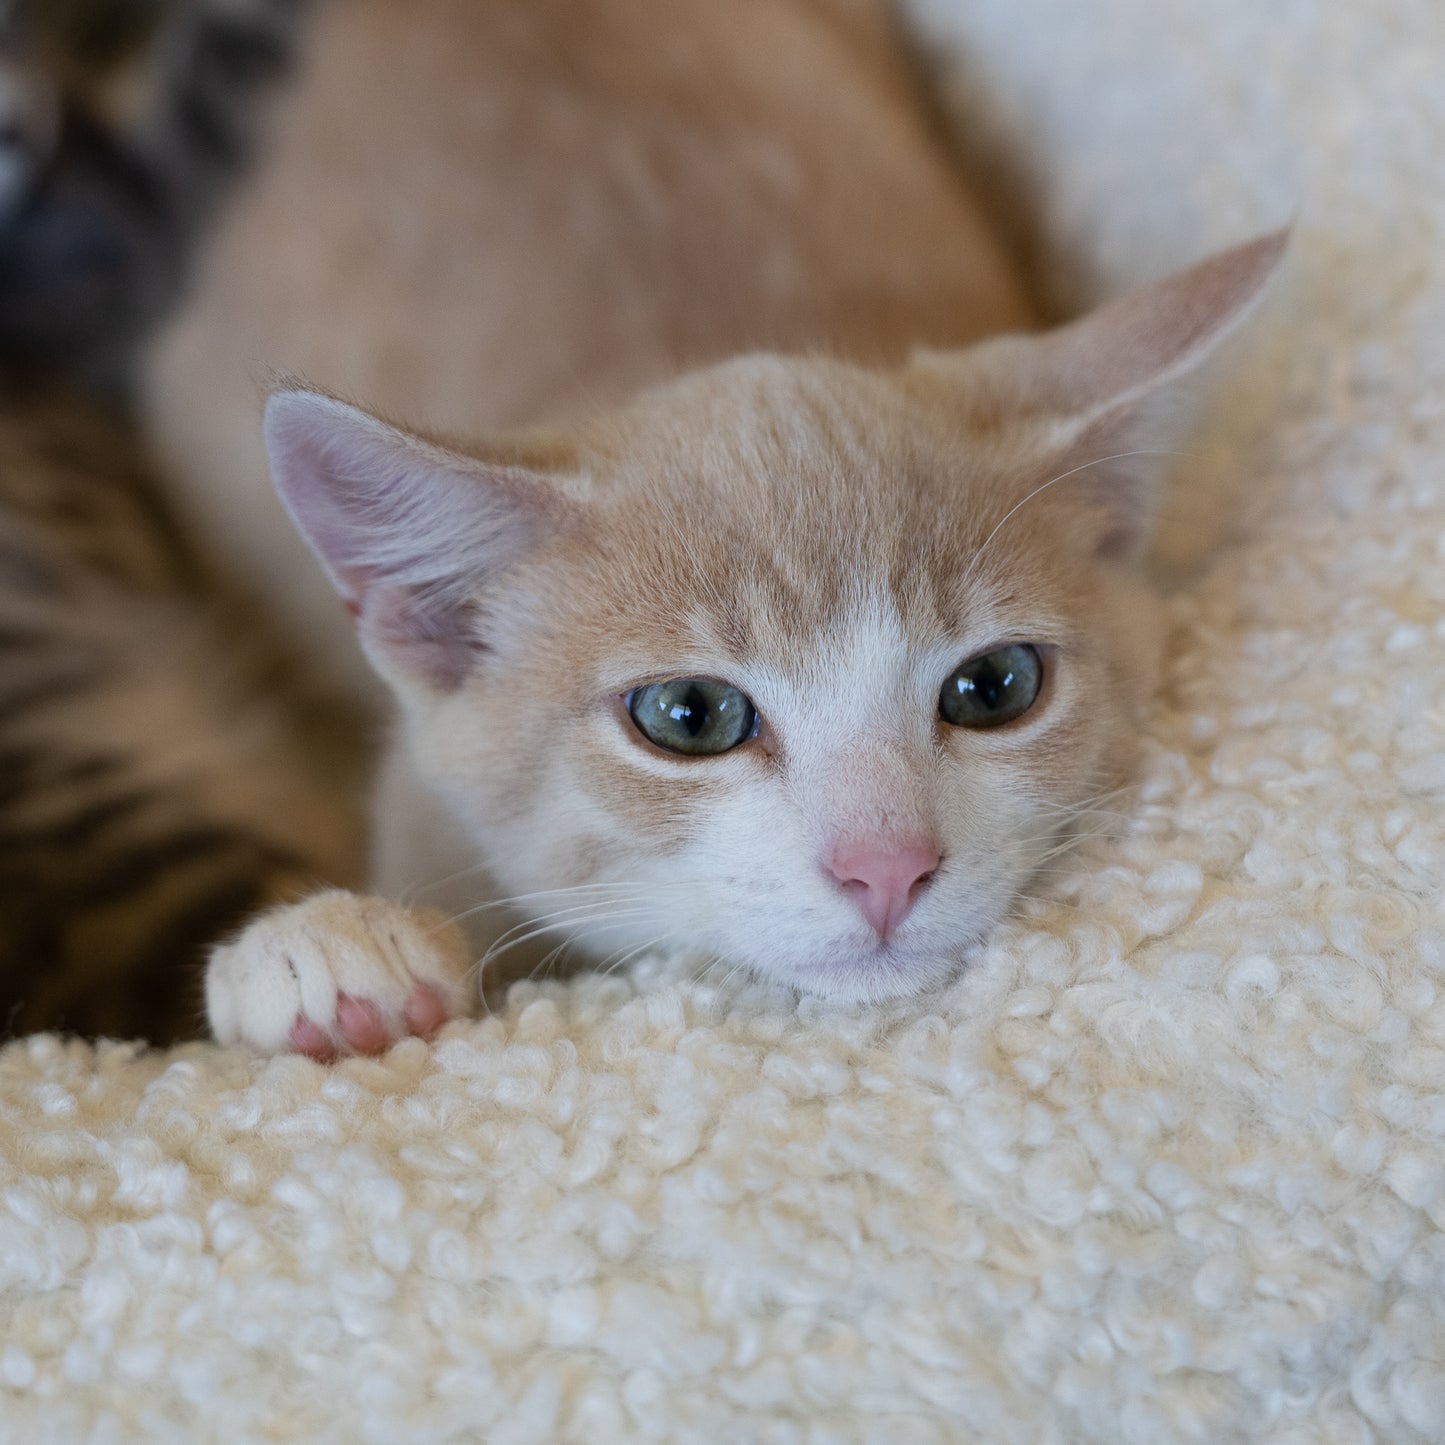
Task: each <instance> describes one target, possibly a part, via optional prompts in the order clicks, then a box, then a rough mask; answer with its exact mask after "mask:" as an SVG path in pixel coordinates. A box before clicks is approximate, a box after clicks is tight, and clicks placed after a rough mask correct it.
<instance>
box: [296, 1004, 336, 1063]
mask: <svg viewBox="0 0 1445 1445" xmlns="http://www.w3.org/2000/svg"><path fill="white" fill-rule="evenodd" d="M290 1044H291V1049H292V1052H293V1053H298V1054H305V1055H306V1057H307V1058H308V1059H315V1060H316V1062H317V1063H318V1064H329V1063H332V1062H334V1061H335V1059H336V1045H335V1044H334V1043H332V1041H331V1035H330V1034H328V1033H327V1032H326V1030H325V1029H323V1028H322V1027H321V1026H320V1025H319V1024H314V1023H312V1022H311V1020H310V1019H304V1018H301V1017H299V1016H298V1017H297V1019H296V1022H295V1023H294V1024H292V1025H291V1037H290Z"/></svg>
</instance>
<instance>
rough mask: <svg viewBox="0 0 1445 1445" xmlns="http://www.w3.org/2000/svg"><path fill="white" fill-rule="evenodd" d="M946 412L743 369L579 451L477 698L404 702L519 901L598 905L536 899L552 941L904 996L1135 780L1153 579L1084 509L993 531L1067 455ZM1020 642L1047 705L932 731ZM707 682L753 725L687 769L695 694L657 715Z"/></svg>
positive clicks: (785, 366)
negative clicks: (1130, 777)
mask: <svg viewBox="0 0 1445 1445" xmlns="http://www.w3.org/2000/svg"><path fill="white" fill-rule="evenodd" d="M946 397H947V391H946V389H942V388H940V387H938V386H937V385H936V384H935V380H934V379H932V378H930V375H929V373H928V372H927V371H926V370H918V371H915V372H912V373H903V374H901V375H899V376H896V377H884V376H880V375H876V374H870V373H866V372H862V371H857V370H854V369H851V368H846V367H842V366H838V365H828V364H806V363H784V362H779V361H775V360H770V359H752V360H745V361H742V362H738V363H734V364H732V365H730V366H728V367H724V368H720V369H718V370H716V371H714V372H710V373H705V374H703V375H701V376H698V377H694V378H691V379H689V380H687V381H685V382H683V383H679V384H677V385H675V386H673V387H671V388H669V389H668V390H667V391H665V392H663V393H659V394H656V395H654V396H652V397H649V398H647V399H645V400H644V401H643V402H642V403H641V404H640V405H639V406H638V407H637V408H635V409H634V410H633V412H631V413H630V414H628V415H627V416H625V417H624V418H622V419H621V420H620V421H619V422H617V423H616V425H615V426H613V427H610V428H609V430H608V432H607V434H606V435H605V437H600V438H593V439H590V444H589V439H584V440H583V444H582V446H581V449H580V453H579V459H578V471H577V474H576V476H575V479H574V480H573V481H572V482H570V483H569V484H568V489H569V490H570V491H571V493H572V494H573V496H574V497H576V498H577V499H578V500H579V501H580V502H581V504H582V505H581V511H580V513H579V516H578V518H577V519H576V520H575V522H574V524H573V525H571V526H569V527H566V528H564V529H563V530H562V532H561V534H560V535H559V536H557V537H556V538H555V540H554V541H553V542H552V543H551V545H544V546H543V547H541V548H540V549H539V550H538V551H537V552H536V553H535V554H534V555H533V556H532V557H531V558H530V559H529V560H527V561H525V562H524V563H522V564H521V565H520V566H519V567H518V568H517V569H515V570H514V571H513V572H512V573H511V574H510V575H509V576H508V577H507V578H506V579H505V581H503V582H501V583H500V584H499V587H498V588H497V589H496V593H495V595H494V596H491V597H489V598H488V599H487V602H486V604H485V605H486V616H485V618H484V620H483V622H482V624H481V626H482V635H483V637H484V644H485V645H484V648H483V650H481V651H480V652H479V653H478V654H477V657H476V662H475V665H474V667H473V669H472V670H471V672H470V675H469V676H467V677H466V679H465V680H464V681H463V682H462V683H461V685H460V686H458V687H456V688H455V689H453V690H445V689H444V690H441V691H437V690H434V689H431V688H421V689H417V688H414V687H406V686H405V685H403V696H404V697H406V698H407V699H408V701H409V707H408V713H409V717H410V729H409V746H410V747H411V750H412V754H413V757H414V760H415V762H416V764H417V766H418V767H419V769H420V770H421V771H422V773H423V775H424V776H426V777H428V778H429V779H430V780H431V781H432V782H433V784H434V785H435V786H436V787H437V788H438V789H439V790H440V792H441V793H442V795H443V796H445V797H446V798H447V799H449V800H450V802H451V804H452V807H453V809H454V810H455V811H456V813H457V814H458V816H459V817H460V818H461V820H462V822H463V823H464V824H465V825H466V827H467V828H468V829H469V831H470V832H471V835H472V836H473V837H474V838H475V839H476V841H477V845H478V848H479V849H480V851H481V854H482V856H483V858H484V860H485V861H486V862H487V864H488V865H489V867H490V869H491V870H492V872H493V873H494V874H495V876H496V878H497V880H498V882H500V884H501V885H502V887H503V888H504V889H505V890H506V891H507V892H508V893H510V894H513V895H526V894H543V893H547V892H548V890H559V889H566V888H578V889H579V891H578V892H576V893H575V894H572V895H569V894H565V893H555V894H548V896H547V897H546V898H544V899H542V900H539V902H538V903H534V904H532V905H531V911H534V912H536V913H538V914H546V913H550V912H552V911H554V910H555V909H557V908H572V909H575V912H572V913H567V914H563V915H561V917H559V918H558V919H557V921H556V927H555V931H554V932H553V933H551V934H548V935H545V936H546V937H547V938H549V939H550V942H551V943H552V944H560V943H561V942H562V941H564V939H566V938H568V937H576V938H578V939H579V940H580V941H581V942H582V943H583V944H584V945H585V946H587V947H589V948H590V949H591V951H593V952H595V953H598V954H603V955H612V954H622V953H625V952H627V951H628V950H631V949H638V948H642V947H644V946H646V945H648V944H650V943H653V942H657V943H660V944H664V945H674V946H678V945H680V946H686V947H689V948H694V949H699V950H703V951H706V952H709V953H715V954H717V955H718V956H719V957H721V958H722V959H724V960H727V961H728V962H729V963H746V964H749V965H751V966H753V967H754V968H755V969H757V970H758V971H759V972H763V973H767V974H769V975H772V976H774V977H777V978H781V979H783V980H785V981H787V982H788V983H791V984H795V985H797V986H799V987H801V988H805V989H808V990H811V991H815V992H819V993H825V994H829V995H834V996H840V997H846V998H858V999H880V998H887V997H890V996H894V995H897V994H901V993H908V992H912V991H914V990H916V989H919V988H921V987H924V986H925V985H928V984H930V983H933V982H935V981H936V980H938V979H939V978H940V977H942V976H945V975H946V974H947V973H948V972H949V971H950V970H951V969H952V968H953V967H955V966H956V964H957V963H958V961H959V959H960V957H961V956H962V954H963V952H964V951H965V949H966V948H967V947H968V946H969V945H970V944H971V943H974V942H976V941H977V940H979V939H981V938H982V937H983V936H984V935H986V934H987V933H988V932H989V930H990V929H991V928H992V927H993V926H994V925H995V924H996V923H997V922H998V920H999V919H1000V918H1001V917H1002V916H1003V914H1004V913H1005V912H1006V911H1007V910H1008V908H1009V906H1010V904H1011V903H1012V902H1013V900H1014V898H1015V897H1016V895H1017V894H1018V892H1019V890H1020V888H1021V887H1023V886H1024V885H1025V883H1026V882H1027V880H1028V879H1029V878H1030V877H1031V875H1033V874H1034V873H1035V872H1036V871H1037V869H1038V867H1039V864H1040V861H1041V860H1042V859H1043V858H1044V857H1046V856H1047V855H1049V854H1050V853H1051V851H1052V850H1053V849H1054V848H1055V846H1056V845H1057V844H1058V842H1059V840H1060V838H1061V836H1062V835H1063V834H1064V832H1065V830H1066V829H1067V828H1068V826H1069V824H1070V822H1071V820H1072V819H1073V818H1074V817H1075V815H1076V813H1077V811H1078V809H1079V807H1080V805H1081V804H1085V803H1087V801H1088V800H1089V799H1091V798H1093V797H1095V796H1096V795H1097V794H1099V793H1100V792H1101V791H1103V790H1105V789H1107V788H1109V787H1111V786H1112V785H1113V784H1114V783H1115V781H1117V779H1118V778H1119V776H1120V773H1121V770H1122V769H1123V768H1124V766H1125V764H1126V762H1127V759H1128V756H1129V754H1130V751H1131V749H1132V745H1133V742H1134V739H1135V737H1136V734H1137V730H1138V719H1139V714H1140V711H1141V708H1142V706H1143V704H1144V702H1145V701H1146V699H1147V697H1148V694H1149V692H1150V689H1151V686H1152V681H1153V676H1154V664H1155V646H1154V639H1153V628H1152V625H1151V621H1152V618H1153V615H1154V608H1153V607H1152V605H1151V604H1150V602H1149V601H1148V599H1147V597H1146V596H1145V595H1144V593H1143V589H1142V585H1141V583H1140V581H1139V579H1138V577H1137V569H1136V568H1134V567H1133V565H1132V564H1130V563H1126V562H1120V561H1118V560H1111V559H1110V558H1108V557H1100V556H1099V555H1097V554H1098V549H1099V547H1100V545H1101V543H1102V542H1103V541H1104V540H1105V534H1106V531H1107V518H1106V516H1105V514H1104V513H1102V512H1101V511H1099V510H1098V509H1091V508H1090V506H1089V505H1087V503H1086V501H1085V500H1084V499H1083V498H1081V497H1080V496H1079V495H1078V494H1077V493H1071V492H1070V491H1069V489H1068V487H1067V482H1065V483H1062V484H1060V485H1059V486H1058V487H1055V488H1051V489H1049V490H1048V491H1046V492H1044V493H1041V494H1040V495H1039V496H1038V497H1036V498H1034V499H1032V500H1031V501H1029V502H1027V503H1025V504H1024V505H1023V506H1021V507H1020V508H1019V510H1018V511H1017V512H1016V513H1015V514H1014V515H1013V516H1011V517H1009V518H1008V520H1007V521H1004V520H1003V519H1004V517H1005V515H1006V514H1007V513H1008V511H1009V509H1010V508H1011V507H1012V506H1013V505H1014V504H1015V503H1016V502H1020V501H1022V500H1023V498H1024V497H1025V496H1026V495H1027V494H1028V492H1029V491H1031V490H1032V489H1033V488H1035V487H1038V486H1039V485H1040V484H1042V483H1044V482H1047V481H1048V480H1049V478H1050V477H1051V476H1052V475H1053V474H1054V472H1053V470H1052V468H1054V467H1055V465H1056V464H1057V465H1060V469H1061V468H1062V463H1061V458H1060V457H1059V456H1058V455H1056V454H1053V453H1051V452H1050V450H1049V449H1048V448H1047V447H1046V446H1045V447H1042V448H1041V447H1039V446H1038V445H1036V444H1033V443H1030V444H1027V445H1025V444H1023V443H1022V442H1021V440H1020V438H1019V436H1018V435H1011V434H1007V433H1006V434H1003V435H999V434H997V433H994V434H991V432H990V428H989V426H988V425H987V423H986V421H985V422H981V423H980V422H970V421H968V420H967V419H961V418H960V417H959V416H958V408H957V406H956V404H955V405H952V406H950V405H948V404H947V400H946ZM1000 524H1001V525H1000ZM995 528H997V530H996V531H995V530H994V529H995ZM990 532H993V536H992V537H991V538H990V536H989V534H990ZM985 543H986V545H985ZM1010 646H1014V647H1020V646H1021V647H1022V648H1024V649H1033V650H1034V654H1035V655H1036V656H1037V659H1038V664H1039V667H1040V668H1041V674H1042V675H1041V680H1039V681H1038V687H1037V696H1036V697H1034V698H1032V701H1031V702H1030V697H1029V694H1030V693H1031V692H1032V690H1033V686H1034V683H1035V678H1034V676H1033V673H1032V671H1031V668H1032V662H1031V660H1030V654H1028V653H1027V652H1025V653H1024V654H1023V655H1022V656H1020V655H1019V653H1009V654H1006V655H1005V662H1008V661H1012V662H1013V664H1014V666H1013V671H1014V672H1020V673H1026V674H1028V675H1026V676H1020V677H1018V678H1016V679H1015V681H1014V683H1013V685H1012V690H1011V693H1010V695H1007V696H1002V697H1001V699H998V700H999V701H1000V706H998V707H996V708H995V709H994V710H993V711H992V712H990V711H989V709H987V708H986V707H983V706H981V705H980V704H978V703H977V702H976V701H975V702H974V706H973V709H972V711H969V710H968V709H967V708H966V707H962V706H960V705H959V704H958V703H957V702H955V703H953V704H950V705H948V709H947V710H948V712H949V714H950V716H951V717H952V719H953V720H952V721H951V720H949V718H948V717H945V716H944V713H943V711H942V710H941V707H940V699H941V695H942V694H943V692H944V690H945V685H946V684H947V685H950V688H951V691H952V692H953V693H954V694H955V695H956V694H957V693H958V691H959V687H958V679H957V678H956V677H955V674H956V673H957V670H958V669H959V667H960V665H961V664H964V663H966V662H968V661H969V660H971V659H976V658H980V657H984V656H986V655H989V654H995V653H998V652H999V651H1000V649H1004V648H1008V647H1010ZM997 672H998V668H994V669H993V673H992V674H991V673H989V672H988V671H987V669H985V673H984V674H981V675H980V678H981V682H982V683H983V684H988V683H992V684H993V685H994V687H995V691H997V684H998V682H999V678H998V677H997V676H995V675H993V674H996V673H997ZM690 678H696V679H704V680H712V682H714V683H721V684H726V685H727V686H728V687H729V688H730V689H733V690H735V693H738V694H741V695H742V699H745V700H746V701H745V702H744V701H743V700H742V699H738V698H736V696H735V695H734V694H731V693H726V692H723V691H722V690H721V689H719V688H717V687H707V686H704V688H703V689H702V691H701V693H697V692H694V693H693V694H692V703H693V705H694V706H693V714H694V716H693V721H694V723H696V721H697V717H696V715H697V714H698V713H699V712H701V711H703V710H705V709H707V708H708V707H709V706H711V707H712V710H713V712H714V713H717V712H718V704H719V703H724V704H726V703H728V702H731V703H732V704H733V706H734V708H735V709H742V710H743V712H744V715H743V716H742V717H741V718H740V719H739V720H738V722H737V723H736V724H732V723H730V722H729V720H728V718H727V717H726V716H725V714H726V711H727V709H726V706H724V707H723V708H722V713H723V714H724V715H723V716H719V717H715V718H713V719H711V720H709V722H708V723H707V724H706V725H705V730H704V732H703V734H702V735H701V737H700V738H699V739H698V740H696V741H694V742H692V743H691V745H692V746H697V745H699V744H700V745H702V746H705V747H709V748H716V747H721V748H723V749H725V750H722V751H716V752H709V753H706V754H703V755H700V756H699V755H692V754H688V753H681V752H678V751H675V750H673V747H674V746H675V745H676V743H678V742H679V741H681V742H682V743H684V744H685V745H686V744H688V743H689V738H688V734H687V732H686V730H685V728H683V729H680V728H679V726H678V723H677V720H676V719H671V718H669V716H668V713H669V712H670V711H675V710H676V704H678V702H679V699H683V700H685V699H686V698H687V695H688V694H687V689H679V690H675V691H670V692H667V691H665V692H663V693H661V695H660V696H659V695H658V694H656V693H653V694H651V695H644V696H642V697H641V698H639V692H640V690H642V689H644V688H647V687H648V686H649V685H654V684H658V683H663V682H667V681H670V680H673V679H690ZM951 680H952V681H951ZM976 680H978V679H976ZM967 682H968V679H965V690H966V691H967V690H969V689H968V687H967ZM973 691H975V692H976V691H978V689H977V688H975V689H973ZM969 701H970V699H968V698H965V699H964V702H965V703H967V702H969ZM639 702H650V703H652V704H653V708H652V710H653V711H657V708H658V704H660V705H661V711H662V716H661V729H660V730H659V729H658V728H657V727H653V731H654V733H655V734H656V735H657V736H658V737H659V739H660V741H661V743H662V745H661V746H659V745H658V742H654V741H651V740H649V738H648V737H647V736H645V735H644V733H643V731H642V728H641V727H639V725H638V722H636V721H634V718H633V716H632V713H633V712H638V714H639V716H640V717H641V718H642V721H643V724H644V725H649V717H648V714H647V713H646V712H643V711H642V710H641V709H640V707H639V706H638V704H639ZM629 703H630V704H632V709H631V711H630V710H629ZM749 703H750V704H751V709H752V710H753V713H748V712H747V704H749ZM1019 707H1022V711H1021V712H1020V715H1019V716H1017V717H1015V718H1012V720H1007V721H1002V722H1000V723H998V724H997V725H980V724H993V723H995V719H996V717H1007V716H1008V714H1010V713H1011V712H1012V711H1014V710H1015V709H1017V708H1019ZM754 714H755V719H756V720H755V722H753V723H752V726H751V727H749V726H748V724H749V722H750V721H751V719H752V717H753V715H754ZM669 728H670V730H669ZM740 736H741V737H742V740H741V741H738V738H739V737H740ZM730 744H735V745H731V746H730ZM910 850H911V851H910ZM840 858H841V860H842V866H840V863H839V860H840ZM860 859H861V860H862V861H861V862H860V861H859V860H860ZM894 859H901V860H902V865H901V866H902V872H901V873H900V871H899V868H898V867H895V866H893V864H892V862H891V861H890V860H894ZM850 864H851V866H849V865H850ZM910 870H911V871H910ZM850 875H857V876H850ZM870 892H871V894H872V897H871V898H870V897H869V896H868V895H869V894H870ZM890 894H891V895H892V896H891V897H889V896H887V895H890ZM542 905H546V906H542Z"/></svg>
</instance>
